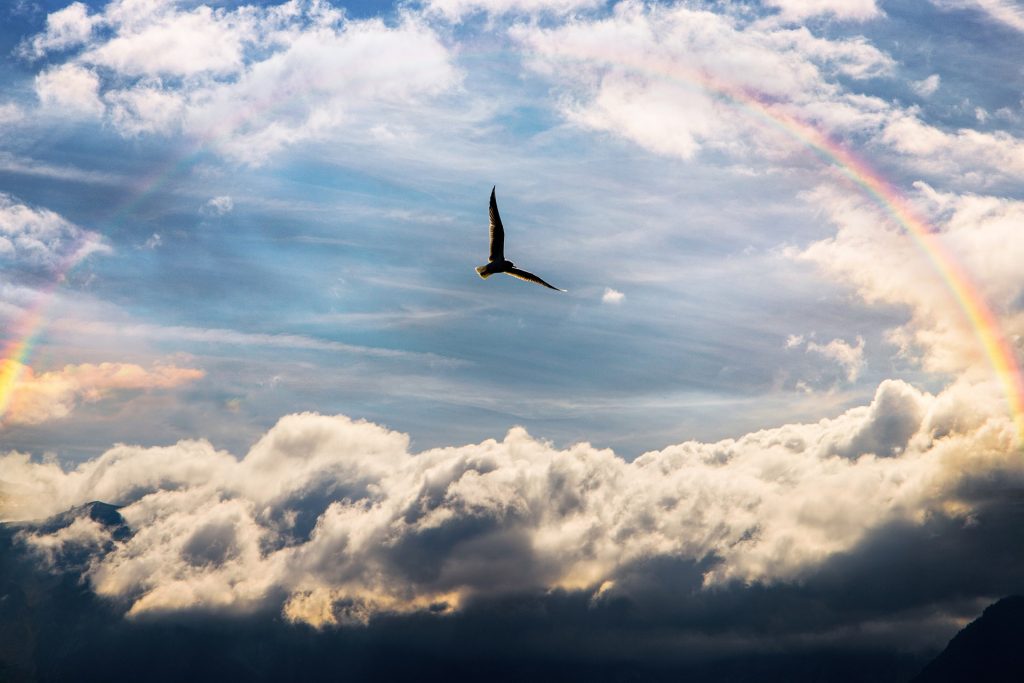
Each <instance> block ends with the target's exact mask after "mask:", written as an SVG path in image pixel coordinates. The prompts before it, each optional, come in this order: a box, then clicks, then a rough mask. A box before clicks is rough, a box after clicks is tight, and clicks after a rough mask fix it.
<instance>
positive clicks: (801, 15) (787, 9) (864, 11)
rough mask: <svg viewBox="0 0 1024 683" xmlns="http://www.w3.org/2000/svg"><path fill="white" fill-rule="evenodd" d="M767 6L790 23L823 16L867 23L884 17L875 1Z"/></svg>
mask: <svg viewBox="0 0 1024 683" xmlns="http://www.w3.org/2000/svg"><path fill="white" fill-rule="evenodd" d="M765 4H766V5H768V6H769V7H777V8H778V9H779V12H780V14H781V16H782V18H783V19H786V20H788V21H801V20H804V19H808V18H810V17H816V16H821V15H831V16H833V17H835V18H836V19H848V20H852V21H866V20H868V19H874V18H876V17H879V16H881V15H882V12H881V10H879V9H878V5H876V4H875V0H767V1H766V2H765Z"/></svg>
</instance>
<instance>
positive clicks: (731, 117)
mask: <svg viewBox="0 0 1024 683" xmlns="http://www.w3.org/2000/svg"><path fill="white" fill-rule="evenodd" d="M512 35H513V37H514V38H515V39H516V40H518V41H519V42H520V43H521V45H522V46H523V48H524V50H526V51H527V55H528V63H529V64H530V65H531V66H532V67H533V68H534V69H535V70H537V71H538V72H540V73H541V74H543V75H546V76H549V77H551V78H552V79H553V80H555V81H556V82H558V83H560V84H562V85H563V86H564V88H565V90H566V97H565V102H566V104H565V106H564V112H565V114H566V115H567V116H568V117H569V118H570V120H572V121H574V122H576V123H578V124H580V125H582V126H585V127H587V128H592V129H597V130H604V131H610V132H614V133H617V134H619V135H622V136H623V137H626V138H628V139H630V140H632V141H634V142H636V143H637V144H640V145H641V146H643V147H645V148H647V149H650V150H652V151H654V152H658V153H661V154H670V155H674V156H679V157H682V158H686V159H688V158H692V157H693V156H694V155H695V154H696V153H697V152H698V151H699V150H700V149H701V148H703V147H705V146H708V147H712V148H716V149H722V150H724V151H727V152H729V153H732V154H742V153H745V152H749V151H751V150H762V151H763V152H764V153H767V154H769V155H772V156H776V157H777V156H778V154H779V151H778V150H780V149H782V150H785V149H790V148H792V145H793V143H792V141H791V140H788V139H787V138H786V137H785V136H780V135H779V134H778V132H777V131H771V130H764V129H763V128H762V127H760V126H759V125H758V123H757V121H756V120H755V119H756V117H750V116H748V115H747V114H746V112H744V111H742V110H740V109H738V108H736V107H734V106H729V99H730V97H729V96H728V95H727V96H725V97H720V95H719V92H720V91H721V92H740V93H755V94H756V97H757V98H760V99H762V100H765V101H771V102H775V103H779V104H781V103H785V106H786V108H787V109H790V110H795V111H796V112H799V113H798V114H797V115H798V116H800V117H801V118H805V119H807V120H813V121H822V122H823V123H828V124H834V125H836V126H841V127H842V129H843V130H851V129H854V130H856V129H863V128H865V127H873V126H876V125H877V121H876V119H877V116H878V111H877V110H878V108H880V107H881V108H884V104H883V103H881V102H880V101H877V102H876V101H875V100H872V99H871V98H863V97H860V98H853V97H849V96H847V95H846V94H845V93H844V92H843V90H842V88H840V87H839V86H838V85H836V84H835V83H834V82H833V81H832V77H834V76H835V75H837V74H843V75H846V76H850V77H853V78H870V77H875V76H879V75H884V74H886V73H888V72H889V70H890V69H891V68H892V65H893V62H892V59H891V58H890V57H889V56H888V55H886V54H884V53H883V52H881V51H880V50H878V49H877V48H875V47H873V46H872V45H870V44H869V43H867V42H866V41H865V40H864V39H849V40H826V39H822V38H818V37H816V36H814V35H813V34H811V33H810V32H809V31H808V30H807V29H806V28H798V29H790V28H780V27H778V26H765V25H762V24H753V25H747V24H744V23H742V22H741V21H740V20H738V19H736V18H733V17H730V16H727V15H718V14H713V13H711V12H709V11H702V10H697V9H692V8H689V7H685V6H678V5H675V6H670V7H666V6H661V5H657V6H656V5H643V4H641V3H637V2H623V3H619V4H618V5H616V8H615V11H614V12H613V14H612V15H611V16H609V17H605V18H601V19H594V20H583V19H579V20H575V21H570V22H567V23H565V24H563V25H560V26H556V27H554V28H543V27H538V26H525V25H519V26H516V27H514V28H513V29H512ZM610 43H614V44H616V45H618V46H619V48H618V49H617V50H616V52H615V54H614V55H610V54H609V53H608V52H607V50H605V49H604V46H606V45H608V44H610ZM737 97H739V98H741V99H742V97H743V95H739V96H737Z"/></svg>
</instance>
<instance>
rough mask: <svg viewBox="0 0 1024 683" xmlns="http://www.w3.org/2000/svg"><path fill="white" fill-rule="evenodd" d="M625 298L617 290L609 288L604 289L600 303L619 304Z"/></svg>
mask: <svg viewBox="0 0 1024 683" xmlns="http://www.w3.org/2000/svg"><path fill="white" fill-rule="evenodd" d="M625 298H626V295H625V294H623V293H622V292H620V291H619V290H617V289H612V288H611V287H605V288H604V294H602V295H601V303H604V304H621V303H622V301H623V300H624V299H625Z"/></svg>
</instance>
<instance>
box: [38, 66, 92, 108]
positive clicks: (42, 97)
mask: <svg viewBox="0 0 1024 683" xmlns="http://www.w3.org/2000/svg"><path fill="white" fill-rule="evenodd" d="M35 88H36V95H37V96H38V97H39V101H40V102H41V103H42V104H43V106H46V107H50V108H52V109H53V110H55V111H59V112H61V113H70V114H77V115H85V116H100V115H102V114H103V110H104V108H103V102H101V101H100V97H99V92H100V79H99V76H97V75H96V72H95V71H92V70H91V69H86V68H84V67H81V66H78V65H77V64H70V63H69V64H62V65H60V66H56V67H54V68H52V69H48V70H46V71H44V72H42V73H40V74H39V75H38V76H36V81H35Z"/></svg>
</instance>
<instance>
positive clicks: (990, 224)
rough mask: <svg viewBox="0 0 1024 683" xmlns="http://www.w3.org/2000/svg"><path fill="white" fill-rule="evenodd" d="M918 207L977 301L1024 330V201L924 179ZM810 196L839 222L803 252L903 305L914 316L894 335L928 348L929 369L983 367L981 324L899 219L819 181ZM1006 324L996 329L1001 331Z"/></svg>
mask: <svg viewBox="0 0 1024 683" xmlns="http://www.w3.org/2000/svg"><path fill="white" fill-rule="evenodd" d="M916 187H917V190H918V196H917V198H916V199H917V201H916V210H917V211H920V212H921V213H922V215H924V216H925V217H928V218H931V221H930V223H931V225H932V226H933V227H934V228H935V229H936V232H937V239H938V240H940V241H941V243H942V244H943V248H944V249H945V250H947V251H948V253H949V254H952V255H954V256H953V258H955V259H956V262H957V264H956V267H957V269H960V270H962V271H963V273H965V276H964V277H966V278H969V279H970V280H971V281H972V284H970V285H968V287H969V288H970V289H976V290H977V293H976V294H973V293H972V294H970V295H969V298H970V299H971V302H970V303H971V305H972V306H976V305H977V304H976V301H977V300H980V301H983V302H985V305H986V306H988V307H989V308H991V309H992V311H993V312H994V314H995V315H996V316H997V318H998V319H999V320H1000V323H1001V324H1002V327H1003V332H1004V333H1005V335H1006V336H1007V337H1008V338H1013V337H1014V335H1021V334H1022V333H1024V316H1022V313H1021V311H1020V310H1019V304H1018V302H1019V297H1020V296H1021V293H1022V283H1021V282H1020V278H1019V267H1018V266H1017V265H1015V264H1019V263H1020V260H1019V259H1021V258H1024V234H1022V233H1021V232H1020V231H1019V229H1017V227H1015V226H1019V225H1020V221H1022V220H1024V203H1022V202H1018V201H1015V200H1009V199H1001V198H997V197H984V196H978V195H972V194H967V195H957V194H953V193H940V192H936V191H935V190H933V189H932V188H930V187H929V186H927V185H925V184H923V183H918V184H917V186H916ZM808 199H809V200H810V201H812V202H813V203H814V204H815V205H816V206H820V207H821V208H822V209H823V210H824V211H825V212H826V214H827V215H828V217H829V219H830V220H831V221H832V222H833V223H834V224H835V225H836V226H837V228H838V231H837V233H836V235H835V236H834V237H832V238H829V239H825V240H821V241H818V242H815V243H814V244H812V245H810V246H809V247H808V248H807V249H805V250H803V251H802V252H800V257H801V258H804V259H808V260H810V261H813V262H815V263H817V264H818V265H819V266H821V267H822V268H824V269H825V271H826V272H827V273H829V275H831V276H832V277H836V278H839V279H840V280H841V281H843V282H846V283H849V284H850V286H852V287H853V288H854V289H855V290H856V291H857V293H858V294H859V295H860V296H861V297H863V298H864V299H865V300H866V301H867V302H869V303H884V304H889V305H896V306H901V307H905V308H906V310H908V311H909V321H908V322H907V323H905V324H903V325H901V326H900V327H899V328H897V329H896V330H894V331H893V333H892V334H891V339H892V340H893V341H894V342H896V343H897V344H900V345H901V346H902V347H903V349H904V352H906V353H907V354H909V355H916V354H918V353H919V354H920V360H921V362H922V364H923V366H924V368H925V369H927V370H932V371H937V372H952V373H963V372H973V373H982V374H984V375H985V376H988V375H989V373H990V372H991V370H990V369H989V358H988V356H987V355H986V354H985V351H984V347H983V345H982V344H981V343H979V339H978V336H977V331H976V330H975V329H974V327H973V326H972V324H971V321H970V319H969V317H968V316H967V314H966V313H965V312H964V310H963V309H962V308H961V306H960V305H959V304H958V303H957V300H956V298H955V297H954V295H953V293H952V290H951V289H950V286H949V284H948V283H947V282H946V280H945V279H944V277H943V276H942V275H941V274H940V273H939V272H938V271H937V270H936V269H935V267H934V265H933V263H932V260H931V258H930V256H929V254H928V253H927V252H926V251H925V250H923V249H922V248H921V247H920V246H918V244H917V242H915V241H914V240H913V239H912V238H911V237H910V236H909V235H908V234H907V233H906V232H905V228H904V227H903V226H901V225H897V224H895V223H894V222H893V221H892V219H891V218H889V217H888V216H886V215H885V214H883V213H882V212H881V210H880V209H878V208H876V207H874V206H872V205H871V204H869V203H868V202H867V201H866V200H864V199H861V198H859V197H856V196H851V195H849V193H845V192H842V191H840V190H834V189H828V188H824V187H822V188H819V189H818V190H816V191H815V192H813V193H810V194H809V195H808ZM997 334H998V332H997Z"/></svg>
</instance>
